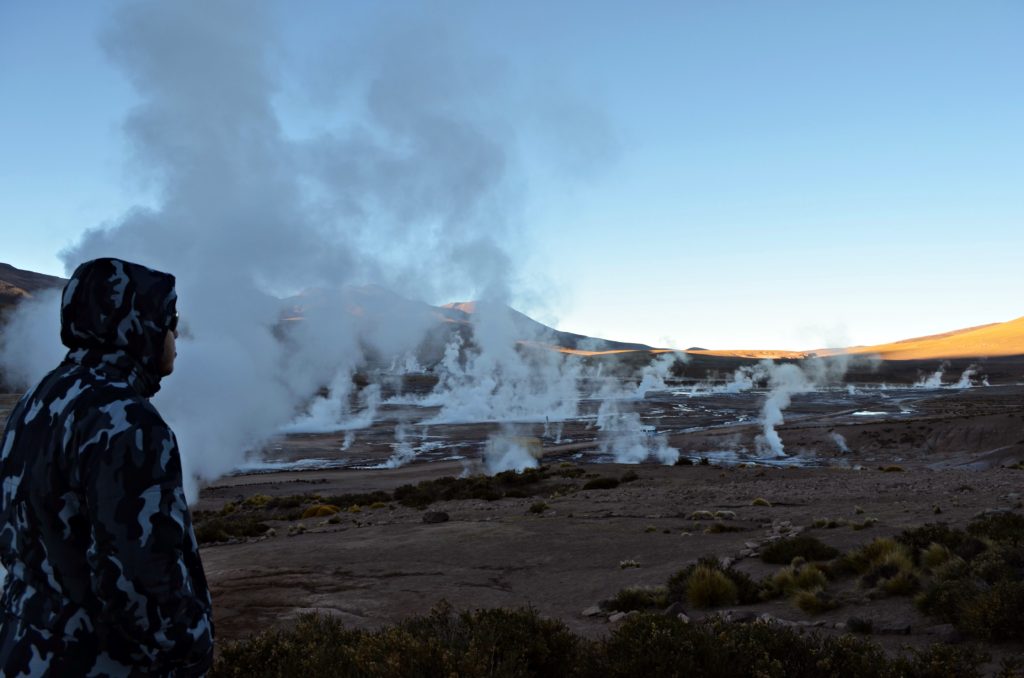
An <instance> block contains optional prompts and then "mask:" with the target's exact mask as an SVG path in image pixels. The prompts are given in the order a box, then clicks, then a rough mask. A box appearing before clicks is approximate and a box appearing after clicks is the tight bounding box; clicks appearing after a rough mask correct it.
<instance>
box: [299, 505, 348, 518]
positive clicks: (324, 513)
mask: <svg viewBox="0 0 1024 678" xmlns="http://www.w3.org/2000/svg"><path fill="white" fill-rule="evenodd" d="M356 508H358V507H356ZM340 510H341V509H339V508H338V507H337V506H334V505H333V504H314V505H313V506H310V507H309V508H307V509H306V510H305V511H303V512H302V517H303V518H327V517H329V516H333V515H334V514H335V513H337V512H338V511H340ZM349 510H351V509H349Z"/></svg>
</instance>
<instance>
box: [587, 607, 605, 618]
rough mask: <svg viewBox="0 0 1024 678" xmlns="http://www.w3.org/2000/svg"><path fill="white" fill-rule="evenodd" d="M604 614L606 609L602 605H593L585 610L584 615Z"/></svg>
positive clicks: (596, 615)
mask: <svg viewBox="0 0 1024 678" xmlns="http://www.w3.org/2000/svg"><path fill="white" fill-rule="evenodd" d="M603 614H604V610H602V609H601V606H600V605H591V606H590V607H588V608H587V609H585V610H583V616H584V617H600V616H602V615H603Z"/></svg>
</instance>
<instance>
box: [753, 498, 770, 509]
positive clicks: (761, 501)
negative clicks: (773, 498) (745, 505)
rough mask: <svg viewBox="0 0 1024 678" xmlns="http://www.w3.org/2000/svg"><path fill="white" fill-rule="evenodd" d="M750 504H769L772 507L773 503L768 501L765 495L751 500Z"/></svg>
mask: <svg viewBox="0 0 1024 678" xmlns="http://www.w3.org/2000/svg"><path fill="white" fill-rule="evenodd" d="M750 505H751V506H768V507H769V508H770V507H771V505H772V503H771V502H770V501H768V500H767V499H765V498H764V497H758V498H756V499H754V501H752V502H750Z"/></svg>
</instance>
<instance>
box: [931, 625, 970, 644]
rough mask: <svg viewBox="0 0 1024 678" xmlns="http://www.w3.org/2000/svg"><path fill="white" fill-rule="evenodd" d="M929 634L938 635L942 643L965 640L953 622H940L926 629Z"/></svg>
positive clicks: (954, 642)
mask: <svg viewBox="0 0 1024 678" xmlns="http://www.w3.org/2000/svg"><path fill="white" fill-rule="evenodd" d="M924 632H925V633H927V634H928V635H929V636H937V637H938V640H939V642H940V643H949V644H956V643H960V642H963V639H964V637H963V635H962V634H961V633H960V632H959V631H957V630H956V627H955V626H953V625H952V624H938V625H936V626H929V627H928V628H926V629H925V630H924Z"/></svg>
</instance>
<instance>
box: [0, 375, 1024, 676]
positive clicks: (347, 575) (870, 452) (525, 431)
mask: <svg viewBox="0 0 1024 678" xmlns="http://www.w3.org/2000/svg"><path fill="white" fill-rule="evenodd" d="M893 381H899V379H894V380H893ZM1000 381H1001V383H996V384H995V385H991V386H975V387H972V388H952V387H950V385H949V383H948V381H947V384H946V385H945V386H944V387H942V388H924V387H914V386H912V385H899V386H891V387H890V386H886V387H884V388H883V387H882V383H883V382H884V380H883V379H876V380H875V383H870V384H861V385H860V386H855V387H853V388H849V387H845V388H835V389H830V390H819V391H814V392H810V393H804V394H796V395H794V396H793V402H792V405H791V406H790V407H789V409H787V410H786V411H785V418H786V421H785V423H784V424H783V425H781V426H779V427H778V429H777V430H778V433H779V434H780V436H781V439H782V441H783V443H784V444H785V451H786V456H784V457H777V458H775V457H766V456H763V455H762V456H757V455H755V454H754V450H755V448H756V444H755V438H756V436H757V435H758V434H759V433H760V432H761V424H760V423H759V422H758V413H759V411H760V407H761V404H762V402H763V401H764V398H765V395H766V394H765V393H764V392H759V391H749V392H744V393H727V392H721V391H715V390H707V389H702V387H699V386H697V385H695V384H694V383H689V384H688V385H679V386H677V387H672V388H669V389H668V390H665V391H658V392H654V393H649V394H648V396H647V397H646V398H643V399H640V400H633V401H628V402H625V403H624V404H623V405H622V406H623V407H624V408H629V409H631V410H633V411H636V412H637V413H639V414H640V416H641V420H642V421H643V422H644V423H645V424H648V425H651V426H654V427H655V431H654V433H653V434H652V435H654V436H664V438H665V441H666V442H667V444H668V445H669V446H671V447H673V448H676V449H678V450H679V451H680V452H681V456H682V457H683V458H684V459H686V460H688V461H690V462H691V463H690V464H687V465H672V466H668V465H663V464H659V463H655V462H653V461H647V462H644V463H640V464H617V463H614V460H613V458H612V457H611V456H610V455H609V454H608V453H607V451H606V452H604V453H602V452H601V451H599V450H598V442H597V438H598V433H597V431H596V430H595V429H594V427H593V420H594V412H595V411H596V408H597V406H598V404H599V403H598V402H597V401H585V402H584V403H583V405H582V408H581V409H582V412H581V416H580V418H578V419H574V420H572V421H569V422H565V423H564V424H561V425H557V424H551V423H544V422H536V423H533V424H521V425H519V426H517V427H516V429H515V430H514V433H515V435H517V436H533V437H535V438H537V439H538V440H539V441H540V443H541V445H542V447H543V457H542V459H541V463H542V464H543V469H544V470H545V471H546V472H547V474H548V475H547V476H546V479H545V480H543V481H542V482H540V483H537V484H536V485H535V486H532V487H531V488H530V490H529V492H527V493H526V494H524V495H523V496H512V497H510V496H506V497H504V498H500V499H492V500H488V499H482V498H475V499H474V498H470V499H452V500H447V501H435V502H433V503H431V504H430V505H429V506H428V507H426V508H416V507H410V506H407V505H403V503H401V502H399V501H393V500H392V501H381V502H375V503H373V504H372V505H367V504H366V503H365V502H364V503H363V505H361V506H355V507H348V506H340V507H338V508H339V509H340V511H339V512H338V513H331V514H322V515H316V516H312V517H307V518H300V517H295V516H292V518H290V519H287V520H271V521H268V522H267V526H268V527H269V528H270V529H269V530H267V531H266V532H263V533H262V534H260V535H258V536H251V537H233V538H230V539H227V540H225V541H220V542H217V543H205V544H204V546H203V548H202V555H203V560H204V564H205V567H206V571H207V576H208V579H209V582H210V585H211V588H212V591H213V593H214V606H215V615H216V623H217V632H218V637H219V638H220V639H222V640H236V639H244V638H246V637H248V636H250V635H251V634H253V633H255V632H259V631H263V630H266V629H272V628H286V627H288V626H289V625H290V624H291V623H293V622H294V620H295V619H296V617H297V616H298V615H299V614H301V613H303V612H308V611H314V610H319V611H322V612H327V613H329V614H332V615H338V616H339V617H340V618H342V619H343V620H344V621H345V623H346V624H348V625H351V626H352V627H357V628H377V627H380V626H382V625H386V624H388V623H392V622H395V621H397V620H400V619H403V618H406V617H408V616H410V615H414V614H420V613H425V612H427V611H429V610H430V609H431V607H433V606H434V605H435V604H437V603H438V602H439V601H442V600H445V601H448V602H449V603H451V604H452V605H453V606H454V607H455V608H457V609H477V608H487V607H519V606H530V607H533V608H534V609H536V610H537V611H539V612H540V613H541V614H543V615H545V616H550V617H554V618H558V619H560V620H562V621H564V622H565V623H566V624H567V625H568V626H569V627H570V628H571V629H572V630H574V631H576V632H578V633H581V634H584V635H586V636H591V637H596V636H600V635H601V634H604V633H607V631H608V630H609V629H610V628H613V627H614V625H615V624H617V623H619V622H620V619H621V615H615V614H613V613H611V612H609V611H606V610H601V609H600V604H601V602H602V601H606V600H608V599H610V598H612V597H614V596H615V595H616V593H617V592H619V591H621V590H623V589H626V588H628V587H637V586H641V587H645V586H652V587H653V586H662V585H664V584H665V583H666V580H667V579H668V578H669V577H670V576H671V575H672V574H673V573H675V572H677V571H679V570H680V569H681V568H683V567H685V566H686V565H688V564H692V563H694V562H695V561H697V560H698V559H700V558H703V557H713V558H716V559H718V560H723V559H729V562H731V563H732V564H733V565H734V567H736V568H737V569H739V570H740V571H742V572H745V573H747V574H749V575H750V576H752V577H754V578H755V579H761V578H763V577H766V576H768V575H770V574H772V573H773V572H776V571H777V570H778V569H779V567H780V566H779V565H769V564H766V563H764V562H762V561H761V560H760V558H759V557H758V556H759V553H760V552H761V550H762V549H763V548H764V547H765V546H767V545H769V544H771V543H772V542H773V541H776V540H778V539H780V538H784V537H787V536H793V535H796V534H801V533H802V534H807V535H813V536H814V537H817V538H818V539H820V540H821V541H822V542H824V543H825V544H828V545H830V546H833V547H835V548H837V549H839V550H841V551H843V552H846V551H849V550H851V549H854V548H856V547H859V546H863V545H865V544H867V543H868V542H870V541H871V540H873V539H875V538H877V537H884V536H894V535H897V534H899V533H900V532H901V531H903V530H905V529H908V528H913V527H919V526H921V525H924V524H926V523H935V522H944V523H947V524H949V525H950V526H952V527H957V528H963V527H965V526H966V525H967V524H968V523H969V522H970V521H971V520H972V519H974V518H976V517H977V516H979V515H982V514H984V513H985V512H998V511H1010V512H1015V513H1018V514H1019V513H1022V497H1024V464H1022V463H1021V462H1024V384H1020V383H1016V382H1015V381H1013V380H1012V379H1009V378H1006V379H1001V380H1000ZM15 400H16V396H15V395H5V396H0V420H4V419H6V416H7V414H8V413H9V411H10V408H11V407H12V406H13V404H14V402H15ZM423 410H424V408H418V407H416V406H414V405H408V404H393V405H386V406H385V407H383V408H382V410H381V412H380V413H379V416H378V418H377V420H376V421H375V423H374V424H373V426H372V427H371V428H369V429H366V430H361V431H359V432H357V434H356V435H355V437H354V440H350V441H349V442H350V443H351V445H350V447H348V448H347V449H346V450H345V451H344V452H342V451H341V448H342V446H343V445H344V434H343V433H332V434H295V435H288V436H283V437H281V438H279V439H277V440H274V441H271V442H270V443H268V445H267V446H266V448H265V449H264V450H262V451H261V457H262V458H263V459H270V460H271V461H270V463H263V464H262V465H259V464H257V465H254V466H253V467H252V468H251V470H250V472H247V473H239V474H235V475H230V476H227V477H223V478H220V479H219V480H217V481H215V482H213V483H212V484H210V485H208V486H207V487H205V488H204V489H203V490H202V492H201V496H200V499H199V501H198V503H197V504H196V505H195V506H194V507H193V510H194V511H195V513H196V515H197V516H198V518H197V521H198V523H200V524H201V523H202V522H203V520H204V517H205V516H215V515H220V514H222V513H224V512H226V511H230V510H232V509H233V507H237V506H245V505H247V504H249V505H258V504H259V503H260V502H265V501H266V500H267V498H268V497H269V498H281V497H294V496H299V497H302V498H303V501H304V502H306V503H309V502H312V504H313V505H315V504H316V503H317V502H318V501H320V500H321V499H323V498H326V497H332V496H336V495H355V494H368V493H372V492H377V491H381V492H385V493H389V494H390V493H393V492H394V491H395V490H396V489H397V488H399V487H401V486H405V485H410V484H411V485H415V484H417V483H420V482H422V481H429V480H436V479H439V478H444V477H458V476H466V475H473V474H477V473H481V472H482V470H483V469H482V466H481V461H480V456H481V450H482V449H483V446H484V444H485V441H486V440H487V438H488V436H490V435H492V434H493V433H494V432H495V431H496V430H499V426H498V425H496V424H486V423H468V424H434V425H429V426H426V425H423V426H419V425H415V424H409V423H408V422H410V421H414V420H422V419H424V418H427V417H428V416H429V414H430V412H429V411H423ZM417 418H418V419H417ZM403 423H404V425H408V426H409V428H410V433H409V435H410V437H411V438H412V439H413V440H414V443H415V446H416V450H417V455H416V458H415V460H414V461H412V462H411V463H409V464H407V465H404V466H401V467H399V468H381V466H382V465H383V463H384V462H386V460H387V459H388V458H389V457H390V455H391V454H392V453H393V450H394V446H395V439H394V431H395V427H396V426H398V425H403ZM838 436H841V440H842V441H843V445H840V444H839V442H837V440H839V438H838ZM844 446H845V449H843V447H844ZM302 464H305V466H304V467H303V466H302ZM296 469H302V470H296ZM633 475H635V476H636V478H635V479H632V476H633ZM595 478H615V479H620V480H626V481H628V482H620V483H619V484H618V485H617V486H616V487H613V488H610V489H584V488H583V486H584V484H585V483H586V482H587V481H588V480H593V479H595ZM539 505H542V506H539ZM702 511H707V512H710V513H711V514H714V513H716V512H717V513H718V514H719V518H717V519H713V518H712V516H711V515H708V514H701V513H698V512H702ZM440 514H444V516H443V517H438V516H439V515H440ZM434 521H438V522H434ZM716 525H719V526H720V527H721V526H723V525H724V526H725V530H728V531H723V530H720V527H715V526H716ZM832 589H833V590H832V594H833V595H834V596H835V597H836V600H838V601H840V602H841V604H840V606H839V607H838V608H837V609H834V610H829V611H825V612H821V613H819V614H810V613H807V612H804V611H801V610H800V609H799V608H798V607H796V606H795V605H794V604H793V603H791V602H789V601H788V600H787V599H785V598H781V599H776V600H771V601H765V602H760V603H755V604H752V605H743V606H731V607H727V608H718V609H713V610H698V609H689V607H688V606H684V609H678V608H677V609H675V610H673V611H672V612H673V613H674V614H677V613H679V612H684V613H685V614H686V615H687V616H689V617H690V618H691V619H699V618H701V617H703V616H705V615H708V614H725V615H727V616H731V617H733V618H735V619H739V620H743V619H751V618H753V617H756V616H762V615H770V616H771V617H772V618H773V619H775V620H778V622H779V623H783V624H792V625H796V626H798V627H801V628H803V627H806V628H809V629H811V628H813V629H816V630H819V631H821V632H823V633H836V634H838V633H845V632H847V630H848V624H849V623H850V620H851V619H859V620H862V621H863V620H867V621H869V622H870V623H871V626H872V632H871V635H872V638H873V639H874V640H875V641H877V642H879V643H881V644H882V645H883V646H885V647H887V648H891V649H894V650H895V649H899V648H901V647H904V646H907V645H909V646H924V645H927V644H930V643H934V642H959V641H960V640H961V638H960V636H959V634H958V633H957V632H956V631H955V630H953V629H952V628H951V627H950V626H949V625H948V624H947V625H944V624H941V623H940V622H939V621H937V620H935V619H934V618H929V617H926V616H924V615H923V614H921V613H920V612H918V611H917V610H916V609H915V607H914V605H913V603H912V600H911V598H910V597H907V596H890V597H879V596H877V595H874V594H873V593H872V592H871V591H868V590H866V589H864V588H863V587H862V586H861V585H859V584H858V583H857V580H856V579H855V578H854V579H852V580H849V581H847V582H845V583H840V584H838V585H837V586H835V587H832ZM987 649H988V650H989V651H991V652H993V654H994V656H995V657H997V658H998V657H1000V656H1007V655H1012V654H1017V653H1020V652H1022V651H1024V647H1022V646H1021V645H1020V644H1019V643H1002V644H998V645H992V646H990V647H988V648H987Z"/></svg>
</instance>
